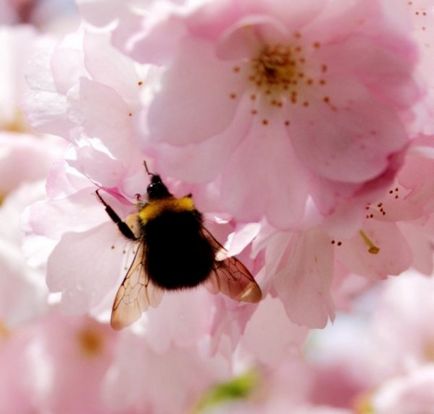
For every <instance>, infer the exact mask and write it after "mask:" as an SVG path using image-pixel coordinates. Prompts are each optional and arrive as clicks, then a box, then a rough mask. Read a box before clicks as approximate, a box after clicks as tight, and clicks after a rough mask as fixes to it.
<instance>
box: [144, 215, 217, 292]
mask: <svg viewBox="0 0 434 414" xmlns="http://www.w3.org/2000/svg"><path fill="white" fill-rule="evenodd" d="M201 229H202V221H201V216H200V214H199V213H198V212H197V211H196V210H193V211H170V210H167V211H163V212H162V213H160V214H158V215H157V216H156V217H154V218H152V219H151V220H149V221H148V222H146V224H144V225H143V233H144V237H145V241H146V246H147V247H146V271H147V273H148V275H149V277H150V278H151V279H152V281H153V282H154V283H155V284H156V285H158V286H160V287H162V288H164V289H168V290H175V289H182V288H189V287H194V286H197V285H199V284H200V283H202V282H203V281H204V280H206V279H207V277H208V276H209V274H210V272H211V270H212V268H213V264H214V260H215V251H214V249H213V247H212V246H211V244H210V243H209V241H208V240H207V239H206V238H205V237H204V236H203V234H202V231H201Z"/></svg>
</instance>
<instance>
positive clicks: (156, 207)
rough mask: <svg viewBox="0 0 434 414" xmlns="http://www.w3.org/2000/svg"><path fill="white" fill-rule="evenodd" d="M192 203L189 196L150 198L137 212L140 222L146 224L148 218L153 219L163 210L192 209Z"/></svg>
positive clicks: (180, 210) (179, 210)
mask: <svg viewBox="0 0 434 414" xmlns="http://www.w3.org/2000/svg"><path fill="white" fill-rule="evenodd" d="M194 210H195V207H194V203H193V199H192V198H191V197H181V198H175V197H173V196H169V197H166V198H161V199H157V200H150V201H149V203H147V204H145V205H144V206H143V207H142V208H141V209H140V210H139V213H138V216H139V220H140V222H141V223H142V224H146V223H147V222H148V221H149V220H152V219H154V218H155V217H157V216H159V215H160V214H162V213H163V212H165V211H172V212H182V211H194Z"/></svg>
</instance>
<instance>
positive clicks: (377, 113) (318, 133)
mask: <svg viewBox="0 0 434 414" xmlns="http://www.w3.org/2000/svg"><path fill="white" fill-rule="evenodd" d="M336 81H337V80H336ZM340 82H342V80H340ZM338 90H339V88H338ZM354 92H355V91H354ZM354 92H353V93H354ZM357 95H359V96H357ZM363 95H364V94H363V93H362V94H361V96H360V91H358V92H357V93H356V95H353V96H352V97H350V96H348V101H347V103H346V104H345V105H343V106H340V105H339V104H337V108H336V110H334V109H333V108H332V107H330V106H329V105H327V104H326V103H324V102H322V101H320V100H319V99H315V100H311V101H310V102H309V107H308V108H305V107H302V106H301V105H296V106H294V108H293V109H292V110H291V118H290V119H291V127H290V131H289V135H290V137H291V139H292V142H293V144H294V149H295V151H296V153H297V155H298V156H299V157H300V159H301V160H302V161H303V162H305V163H306V164H307V165H308V166H309V167H310V168H311V169H312V170H313V171H314V172H316V173H317V174H319V175H321V176H323V177H325V178H328V179H330V180H335V181H344V182H350V183H357V182H362V181H367V180H370V179H372V178H374V177H376V176H378V175H380V174H381V173H382V172H383V171H385V170H386V168H387V166H388V163H389V157H390V156H391V155H392V154H393V153H394V152H397V151H399V150H400V149H401V148H402V147H403V146H404V144H405V143H406V141H407V135H406V132H405V129H404V127H403V125H402V124H401V122H400V120H399V118H398V117H397V116H396V115H395V114H394V113H393V112H391V111H389V110H387V109H385V108H384V107H383V106H382V105H380V104H379V103H376V102H375V101H373V100H372V99H368V98H367V97H366V96H363ZM332 102H333V101H332Z"/></svg>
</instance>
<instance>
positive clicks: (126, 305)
mask: <svg viewBox="0 0 434 414" xmlns="http://www.w3.org/2000/svg"><path fill="white" fill-rule="evenodd" d="M145 249H146V246H145V244H144V243H139V245H138V247H137V251H136V253H135V256H134V259H133V261H132V262H131V265H130V267H129V269H128V271H127V274H126V276H125V278H124V280H123V282H122V284H121V286H120V287H119V289H118V291H117V293H116V297H115V301H114V303H113V308H112V315H111V322H110V323H111V326H112V328H113V329H116V330H119V329H122V328H125V327H126V326H128V325H130V324H132V323H133V322H134V321H136V320H137V319H139V318H140V316H141V314H142V312H143V311H145V310H146V309H148V308H149V307H150V306H153V307H155V306H157V305H158V304H159V303H160V301H161V298H162V295H163V291H162V290H161V289H160V288H158V287H157V286H155V285H154V284H153V283H152V282H151V280H150V279H149V276H148V275H147V274H146V271H145Z"/></svg>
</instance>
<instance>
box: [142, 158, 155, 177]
mask: <svg viewBox="0 0 434 414" xmlns="http://www.w3.org/2000/svg"><path fill="white" fill-rule="evenodd" d="M143 165H144V166H145V170H146V173H147V174H148V175H155V174H153V173H151V172H150V171H149V168H148V164H146V161H143Z"/></svg>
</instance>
